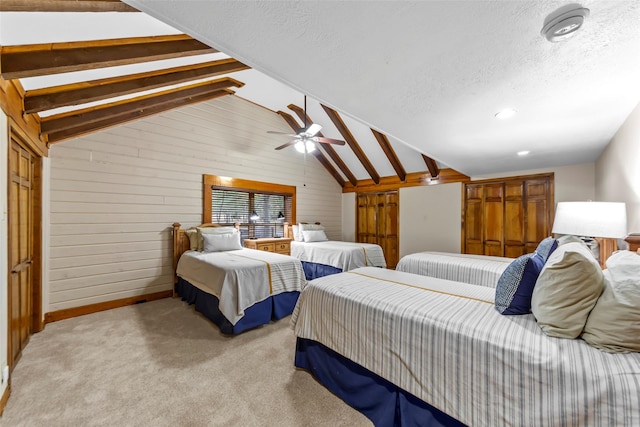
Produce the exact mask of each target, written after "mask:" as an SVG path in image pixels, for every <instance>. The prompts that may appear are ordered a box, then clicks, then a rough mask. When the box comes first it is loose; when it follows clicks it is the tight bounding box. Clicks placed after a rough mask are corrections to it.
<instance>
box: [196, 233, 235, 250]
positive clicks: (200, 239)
mask: <svg viewBox="0 0 640 427" xmlns="http://www.w3.org/2000/svg"><path fill="white" fill-rule="evenodd" d="M196 230H198V249H197V250H198V251H202V250H203V249H202V248H203V244H204V242H203V240H202V236H203V235H204V234H231V233H237V232H238V229H236V228H235V227H196ZM239 241H240V236H238V242H239Z"/></svg>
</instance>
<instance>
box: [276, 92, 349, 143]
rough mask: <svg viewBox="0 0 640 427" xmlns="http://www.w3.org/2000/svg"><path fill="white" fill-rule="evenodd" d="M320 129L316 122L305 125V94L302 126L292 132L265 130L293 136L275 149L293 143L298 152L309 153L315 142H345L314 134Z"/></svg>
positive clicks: (305, 97)
mask: <svg viewBox="0 0 640 427" xmlns="http://www.w3.org/2000/svg"><path fill="white" fill-rule="evenodd" d="M321 129H322V126H320V125H319V124H317V123H312V124H311V125H309V126H307V96H306V95H305V96H304V126H303V127H302V128H300V129H298V131H297V132H296V133H294V134H291V133H285V132H278V131H272V130H270V131H267V133H273V134H277V135H286V136H290V137H293V139H292V140H291V141H289V142H287V143H286V144H282V145H280V146H279V147H276V150H282V149H283V148H286V147H288V146H290V145H294V144H295V148H296V150H298V151H299V152H300V153H311V152H312V151H313V150H315V149H316V145H315V143H316V142H321V143H323V144H336V145H344V144H345V142H344V141H342V140H340V139H333V138H325V137H324V136H316V135H318V132H320V130H321Z"/></svg>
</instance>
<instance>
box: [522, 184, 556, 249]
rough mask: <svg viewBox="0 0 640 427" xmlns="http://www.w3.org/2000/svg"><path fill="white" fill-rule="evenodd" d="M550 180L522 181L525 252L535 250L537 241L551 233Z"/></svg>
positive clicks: (551, 202)
mask: <svg viewBox="0 0 640 427" xmlns="http://www.w3.org/2000/svg"><path fill="white" fill-rule="evenodd" d="M550 187H551V182H550V181H549V180H548V179H530V180H527V181H525V183H524V192H525V195H526V198H525V201H526V203H525V208H526V215H525V230H524V245H525V253H531V252H533V251H535V250H536V247H537V246H538V243H539V242H540V241H542V240H543V239H544V238H545V237H548V236H550V235H551V211H552V207H553V201H552V199H551V188H550Z"/></svg>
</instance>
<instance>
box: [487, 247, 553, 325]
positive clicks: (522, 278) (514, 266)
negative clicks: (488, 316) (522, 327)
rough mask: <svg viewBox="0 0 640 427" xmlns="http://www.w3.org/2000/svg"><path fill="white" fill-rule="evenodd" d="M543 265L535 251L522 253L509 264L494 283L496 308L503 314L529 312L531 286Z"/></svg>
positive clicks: (532, 286)
mask: <svg viewBox="0 0 640 427" xmlns="http://www.w3.org/2000/svg"><path fill="white" fill-rule="evenodd" d="M543 266H544V260H543V258H542V257H541V256H540V255H539V254H537V253H532V254H526V255H522V256H521V257H519V258H516V260H515V261H513V262H512V263H511V264H509V266H508V267H507V268H506V270H504V272H503V273H502V275H501V276H500V279H498V284H497V285H496V299H495V302H496V310H498V312H499V313H501V314H504V315H511V314H528V313H530V312H531V296H532V295H533V288H534V286H535V285H536V280H538V276H539V275H540V272H541V271H542V267H543Z"/></svg>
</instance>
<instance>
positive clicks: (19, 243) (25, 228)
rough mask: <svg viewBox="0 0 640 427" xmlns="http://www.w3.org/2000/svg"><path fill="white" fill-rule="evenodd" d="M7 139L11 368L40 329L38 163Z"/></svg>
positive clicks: (21, 142) (22, 146)
mask: <svg viewBox="0 0 640 427" xmlns="http://www.w3.org/2000/svg"><path fill="white" fill-rule="evenodd" d="M10 135H11V145H10V149H9V200H8V202H9V218H8V223H9V236H8V237H9V242H8V243H9V253H8V257H9V268H10V278H9V289H8V309H9V310H8V311H9V346H8V347H9V348H8V350H9V366H10V367H11V368H13V366H15V363H16V362H17V361H18V359H19V358H20V355H21V354H22V350H23V349H24V348H25V346H26V345H27V342H28V341H29V337H30V336H31V334H32V333H33V332H35V331H38V330H40V329H41V327H42V325H41V324H40V323H41V322H40V320H39V317H40V313H41V310H40V309H39V306H40V280H39V277H38V274H37V273H38V272H39V269H38V268H37V266H36V265H34V258H35V257H34V253H35V248H36V247H37V248H39V246H37V245H34V241H35V240H36V239H34V230H39V225H38V226H37V227H36V221H35V218H36V216H35V215H36V209H35V208H36V200H39V199H38V197H40V194H39V183H38V180H39V179H40V174H39V165H40V159H39V158H38V157H35V156H34V155H33V154H32V153H31V152H30V151H29V150H28V149H27V148H26V143H25V142H24V140H22V139H21V138H20V136H19V135H18V134H16V133H15V132H13V130H12V132H11V133H10ZM38 206H39V204H38ZM38 218H39V216H38ZM38 222H39V221H38ZM37 241H38V242H39V239H37ZM38 261H39V259H38ZM38 265H39V264H38Z"/></svg>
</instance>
